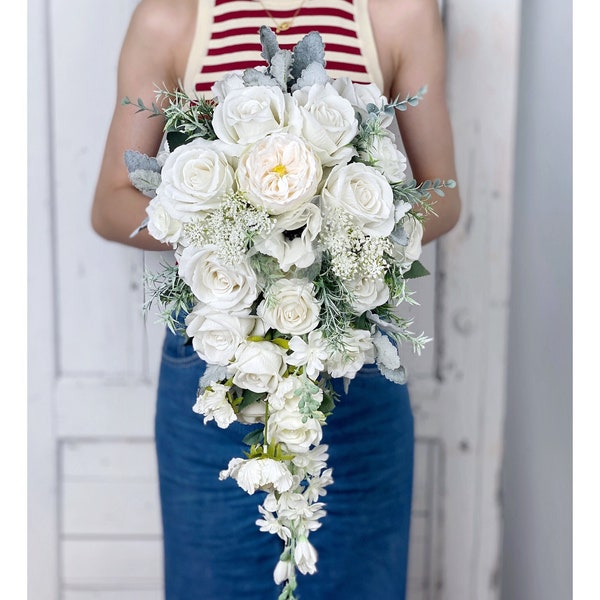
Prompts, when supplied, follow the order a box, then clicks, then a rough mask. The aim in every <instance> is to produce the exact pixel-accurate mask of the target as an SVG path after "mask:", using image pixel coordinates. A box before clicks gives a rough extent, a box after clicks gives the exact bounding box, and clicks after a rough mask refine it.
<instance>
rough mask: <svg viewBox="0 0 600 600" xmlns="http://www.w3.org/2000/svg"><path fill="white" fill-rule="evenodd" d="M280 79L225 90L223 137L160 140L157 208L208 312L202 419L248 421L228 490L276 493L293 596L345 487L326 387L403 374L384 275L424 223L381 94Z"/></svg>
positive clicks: (264, 513)
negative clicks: (328, 501) (334, 489)
mask: <svg viewBox="0 0 600 600" xmlns="http://www.w3.org/2000/svg"><path fill="white" fill-rule="evenodd" d="M273 64H275V62H274V63H273ZM315 73H316V74H315ZM268 76H269V73H268V72H267V71H266V70H265V69H254V70H252V69H250V70H248V71H247V72H245V73H237V72H236V73H231V74H229V75H228V76H227V77H225V78H224V79H223V80H222V81H219V82H218V83H217V84H215V86H214V88H213V94H214V102H215V106H214V112H213V113H212V128H213V130H214V137H212V136H208V137H207V138H206V139H205V138H202V137H200V138H196V139H193V140H191V141H188V142H187V143H184V144H181V145H179V146H177V147H175V148H169V146H168V144H167V145H165V147H164V148H163V149H162V151H161V154H160V157H159V158H160V162H159V164H160V165H161V172H160V183H159V184H158V185H157V187H156V190H155V195H154V197H153V198H152V200H151V201H150V204H149V206H148V210H147V213H148V230H149V232H150V233H151V235H153V236H154V237H155V238H156V239H158V240H161V241H163V242H165V243H168V244H171V245H172V246H173V248H174V250H175V256H176V259H177V268H178V277H179V278H180V279H181V280H182V281H183V282H184V283H185V285H186V286H187V287H188V288H189V290H190V291H191V293H192V294H193V298H194V299H195V305H194V306H190V307H189V312H188V314H187V316H186V319H185V326H186V334H187V335H188V336H189V338H191V340H192V344H193V347H194V349H195V351H196V352H197V354H198V355H199V356H200V357H201V358H202V359H203V360H204V361H205V362H206V363H207V371H206V374H205V376H204V377H203V379H202V381H201V386H200V390H199V393H198V397H197V401H196V404H195V406H194V407H193V410H194V411H195V412H196V413H198V414H200V415H202V416H203V419H204V423H207V422H209V421H214V422H215V423H216V425H217V426H218V427H220V428H227V427H228V426H229V425H230V424H231V423H233V422H235V421H238V422H241V423H243V424H247V425H249V426H252V427H251V434H250V436H249V437H248V445H249V452H248V454H247V456H246V458H241V457H233V458H232V459H231V461H230V462H229V465H228V466H227V468H225V469H223V470H222V471H221V473H220V478H221V479H226V478H233V479H235V481H236V482H237V483H238V485H239V486H240V487H241V488H242V489H243V490H244V491H245V492H246V493H248V494H254V493H256V492H257V491H261V492H264V493H266V497H265V499H264V502H263V503H262V505H261V506H259V511H260V514H261V517H260V518H259V519H258V521H257V525H258V526H259V527H260V529H261V531H264V532H268V533H271V534H274V535H275V536H277V537H278V538H280V539H281V540H282V541H283V544H284V549H283V552H282V555H281V559H280V561H279V563H278V564H277V565H276V567H275V571H274V579H275V581H276V582H277V583H285V584H286V586H287V587H286V590H287V592H286V593H287V595H285V594H284V597H286V598H292V597H293V590H294V589H295V585H296V583H295V573H296V570H298V571H300V572H301V573H314V572H315V570H316V563H317V553H316V550H315V548H314V547H313V546H312V544H311V542H310V541H309V536H310V534H311V532H313V531H315V530H316V529H317V528H318V527H320V525H321V523H320V519H321V518H322V517H324V516H325V504H324V503H323V502H322V501H321V500H320V498H321V497H322V496H324V495H325V494H326V488H327V486H328V485H330V484H331V483H332V482H333V476H332V471H331V469H330V468H328V467H327V458H328V454H327V446H326V445H325V444H323V443H322V438H323V426H324V425H325V424H326V422H327V417H328V415H329V414H330V413H331V411H332V410H333V408H334V404H335V394H334V392H333V388H332V385H331V378H344V379H345V380H346V381H349V380H351V379H353V378H354V377H355V376H356V374H357V373H358V371H359V370H360V369H361V368H362V367H363V366H364V365H365V364H368V363H377V364H378V365H379V366H380V369H381V371H382V373H384V374H385V376H386V377H388V378H390V379H392V380H396V381H401V379H402V378H403V375H404V371H403V369H402V365H401V361H400V356H399V350H398V345H399V340H402V339H406V337H407V336H408V335H409V334H408V333H407V332H406V331H404V330H403V329H402V325H401V324H399V323H394V322H390V321H387V320H386V317H387V315H389V314H390V313H391V311H389V310H384V309H387V308H390V302H391V298H398V297H399V294H398V292H397V290H390V288H389V285H388V283H387V282H388V278H387V277H388V274H390V273H391V272H392V270H394V269H395V271H394V272H395V273H396V276H397V275H398V273H400V277H402V274H404V273H406V272H407V271H408V270H409V269H410V267H411V265H412V263H413V262H414V261H416V260H417V259H418V257H419V255H420V251H421V237H422V227H421V224H420V217H419V215H418V214H417V213H416V209H415V208H414V207H413V206H412V205H411V204H410V203H407V202H406V201H405V199H400V198H399V197H396V195H395V192H394V187H393V185H397V184H398V182H401V181H402V178H403V177H404V171H405V167H406V159H405V157H404V156H403V155H402V154H401V153H400V152H399V151H398V149H397V148H396V146H395V143H394V139H393V135H392V134H391V133H390V132H389V131H388V129H387V127H388V126H389V125H390V123H391V119H392V116H390V111H389V110H384V108H385V107H386V105H387V100H386V98H385V97H384V96H383V95H382V93H381V91H380V90H379V89H378V88H377V86H375V85H374V84H370V85H359V84H354V83H352V82H351V81H350V80H349V79H344V78H342V79H337V80H332V79H330V78H329V77H327V76H326V75H325V71H324V69H322V68H321V70H319V68H316V69H315V68H313V69H311V70H306V71H305V72H303V77H300V78H298V79H297V81H296V83H295V84H294V86H293V87H292V88H290V89H288V88H286V87H285V86H283V87H282V86H281V85H274V84H273V82H271V81H269V82H268V83H267V82H264V78H265V77H268ZM271 76H273V77H275V76H276V74H275V73H271ZM278 81H279V80H278ZM261 82H263V83H264V84H261ZM367 126H368V127H367ZM369 132H375V133H369ZM402 285H404V283H403V284H402ZM380 310H383V312H382V313H381V315H379V312H378V311H380ZM359 319H360V320H361V325H360V326H355V324H357V323H358V320H359ZM382 325H385V328H382ZM332 332H333V333H335V336H334V337H335V343H333V342H332V337H331V335H332ZM395 333H397V334H398V335H395Z"/></svg>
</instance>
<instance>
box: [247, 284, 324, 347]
mask: <svg viewBox="0 0 600 600" xmlns="http://www.w3.org/2000/svg"><path fill="white" fill-rule="evenodd" d="M320 307H321V305H320V303H319V302H318V300H317V299H316V297H315V286H314V284H313V283H312V281H308V280H307V279H279V280H277V281H276V282H275V283H274V284H273V285H272V286H271V287H270V288H269V293H268V295H267V298H265V300H263V301H262V302H261V303H260V304H259V305H258V307H257V309H256V313H257V314H258V316H259V317H260V318H261V319H262V320H263V321H264V322H265V323H266V324H267V325H268V326H269V327H271V328H273V329H277V331H280V332H281V333H289V334H291V335H301V334H303V333H308V332H309V331H312V330H313V329H315V327H317V325H318V324H319V310H320Z"/></svg>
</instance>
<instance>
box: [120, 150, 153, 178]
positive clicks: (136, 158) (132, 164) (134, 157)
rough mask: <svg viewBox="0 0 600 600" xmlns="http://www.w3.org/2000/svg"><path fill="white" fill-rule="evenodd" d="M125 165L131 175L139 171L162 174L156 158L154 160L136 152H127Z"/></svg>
mask: <svg viewBox="0 0 600 600" xmlns="http://www.w3.org/2000/svg"><path fill="white" fill-rule="evenodd" d="M125 165H126V166H127V170H128V171H129V172H130V173H132V172H133V171H139V170H143V171H156V172H157V173H160V165H159V164H158V161H157V160H156V158H152V157H150V156H148V155H146V154H142V153H141V152H137V151H136V150H125Z"/></svg>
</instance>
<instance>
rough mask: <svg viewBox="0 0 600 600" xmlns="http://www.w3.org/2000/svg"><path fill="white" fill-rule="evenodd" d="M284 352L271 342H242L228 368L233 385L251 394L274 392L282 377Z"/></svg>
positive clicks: (284, 366)
mask: <svg viewBox="0 0 600 600" xmlns="http://www.w3.org/2000/svg"><path fill="white" fill-rule="evenodd" d="M285 354H286V351H285V350H284V349H283V348H281V347H280V346H278V345H277V344H273V343H272V342H266V341H264V342H244V343H243V344H241V345H240V346H239V347H238V350H237V352H236V353H235V358H234V362H233V363H232V364H231V365H230V366H229V373H230V374H233V383H235V385H237V386H239V387H241V388H244V389H248V390H251V391H253V392H257V393H261V392H274V391H275V390H276V389H277V386H278V385H279V381H280V379H281V377H282V376H283V374H284V372H285V369H286V364H285Z"/></svg>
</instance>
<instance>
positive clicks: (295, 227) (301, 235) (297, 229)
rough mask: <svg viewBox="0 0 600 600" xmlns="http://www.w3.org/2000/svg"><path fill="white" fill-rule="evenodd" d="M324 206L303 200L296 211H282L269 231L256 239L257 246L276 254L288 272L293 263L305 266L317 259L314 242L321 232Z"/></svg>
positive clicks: (262, 250)
mask: <svg viewBox="0 0 600 600" xmlns="http://www.w3.org/2000/svg"><path fill="white" fill-rule="evenodd" d="M321 220H322V219H321V210H320V209H319V207H318V206H317V205H316V204H313V203H312V202H311V203H308V204H304V205H303V206H301V207H300V208H298V209H297V210H295V211H290V212H289V213H284V214H282V215H279V216H278V217H277V218H276V220H275V227H274V228H273V230H271V231H270V232H269V235H268V236H266V237H265V238H262V239H257V240H256V241H255V242H254V246H255V248H256V249H257V250H258V251H259V252H262V253H263V254H267V255H269V256H273V257H274V258H276V259H277V261H278V262H279V266H280V267H281V269H282V270H283V271H285V272H287V271H289V270H290V269H291V268H292V267H297V268H299V269H305V268H306V267H309V266H310V265H312V264H313V262H314V261H315V259H316V248H315V246H314V242H315V240H316V239H317V236H318V235H319V233H320V232H321Z"/></svg>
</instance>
